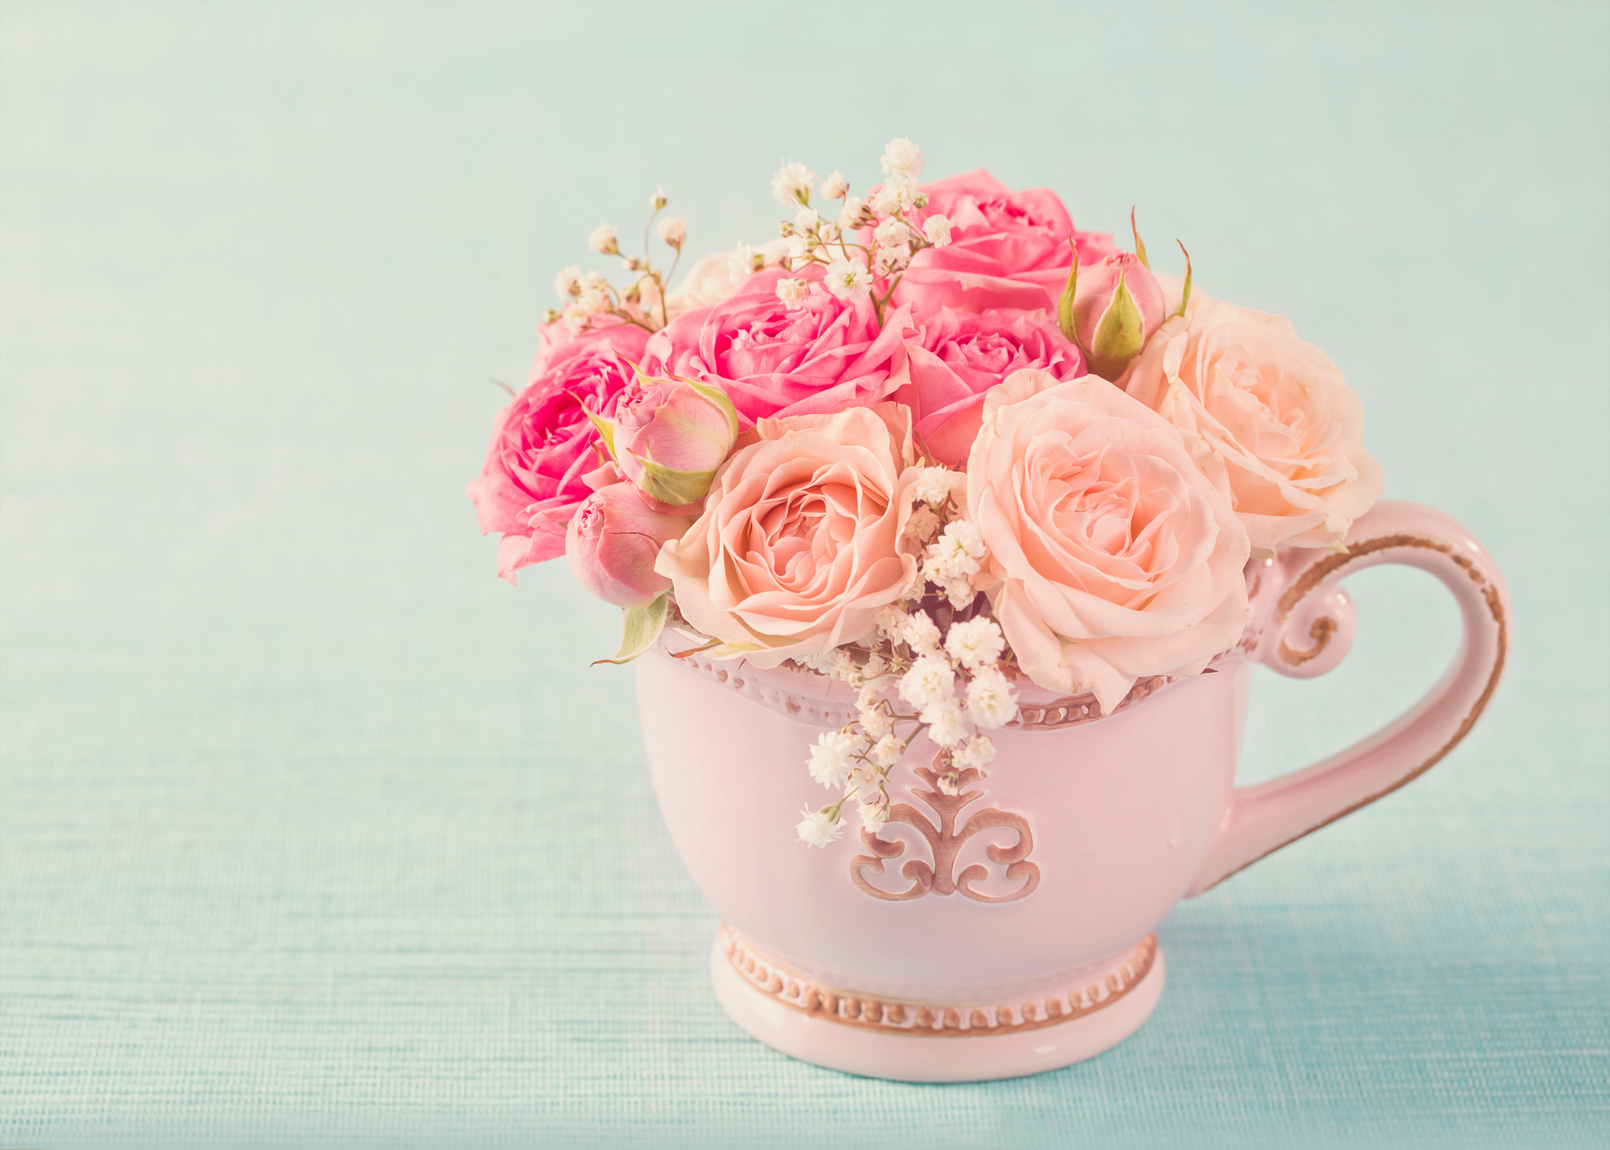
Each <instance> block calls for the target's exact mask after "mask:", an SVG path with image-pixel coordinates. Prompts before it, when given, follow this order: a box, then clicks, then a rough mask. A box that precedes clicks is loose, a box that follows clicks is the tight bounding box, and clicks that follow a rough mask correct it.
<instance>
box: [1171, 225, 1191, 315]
mask: <svg viewBox="0 0 1610 1150" xmlns="http://www.w3.org/2000/svg"><path fill="white" fill-rule="evenodd" d="M1174 242H1175V243H1177V244H1180V242H1179V240H1175V241H1174ZM1180 251H1182V252H1185V290H1184V291H1183V292H1182V293H1181V294H1180V309H1179V311H1177V312H1175V313H1174V314H1175V315H1184V314H1185V305H1186V304H1188V303H1190V302H1191V253H1190V252H1186V251H1185V245H1184V244H1180Z"/></svg>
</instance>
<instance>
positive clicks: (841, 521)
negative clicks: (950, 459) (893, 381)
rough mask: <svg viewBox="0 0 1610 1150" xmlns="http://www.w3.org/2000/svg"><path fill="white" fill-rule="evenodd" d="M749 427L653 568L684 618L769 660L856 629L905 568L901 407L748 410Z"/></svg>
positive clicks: (902, 581)
mask: <svg viewBox="0 0 1610 1150" xmlns="http://www.w3.org/2000/svg"><path fill="white" fill-rule="evenodd" d="M754 434H755V435H756V436H758V439H756V440H755V441H754V442H752V443H749V444H748V445H747V446H744V447H741V448H739V450H738V451H737V452H735V453H734V454H733V456H732V458H730V459H729V460H727V462H726V464H725V465H724V466H723V467H722V469H721V470H720V472H718V473H717V475H716V478H715V482H714V483H713V484H712V485H711V487H710V491H709V494H708V495H706V496H705V504H704V512H703V514H701V515H700V516H699V518H698V519H697V520H696V521H695V522H694V523H693V525H692V526H691V527H689V528H688V530H687V532H686V533H685V534H684V535H683V536H682V538H681V539H680V540H673V541H671V542H669V543H667V544H666V545H665V547H664V548H663V549H662V550H661V551H660V557H659V561H658V562H657V563H656V564H655V570H656V571H658V572H660V574H662V575H666V576H668V577H669V578H670V580H671V585H672V591H673V593H674V594H675V596H676V604H677V607H678V608H679V609H680V610H681V612H682V615H683V617H684V618H685V619H687V621H688V622H689V623H691V624H693V626H695V627H697V628H698V629H699V630H700V631H703V632H704V633H705V634H706V635H711V636H713V637H715V638H717V639H721V640H723V641H725V642H726V643H727V644H728V645H729V646H730V647H731V648H733V649H734V650H735V652H737V653H741V654H742V655H743V657H744V658H745V659H747V660H748V661H749V662H751V663H753V664H754V665H755V666H757V667H775V666H777V665H778V664H779V663H781V662H782V661H783V660H784V659H790V658H798V657H799V656H802V655H807V654H810V653H811V652H813V651H821V650H824V649H826V648H828V647H835V646H838V645H839V644H842V643H853V642H857V641H859V640H861V639H865V638H866V637H867V636H869V635H870V634H871V633H872V618H873V616H874V615H875V614H876V613H877V611H878V608H880V607H883V606H886V605H887V604H890V603H893V602H894V601H895V600H897V599H898V598H900V595H901V593H902V592H903V591H904V590H905V589H906V588H907V587H908V586H909V585H910V584H911V582H912V579H913V578H914V577H915V575H916V570H917V561H916V559H915V558H913V557H912V556H910V555H903V554H901V553H900V551H899V542H900V536H901V534H902V533H903V532H904V531H905V526H906V520H907V519H908V518H909V516H910V513H911V507H910V500H909V499H907V498H906V497H905V486H906V475H905V473H906V470H907V468H909V467H910V466H911V463H912V442H911V414H910V412H909V411H908V410H906V409H905V408H903V407H900V406H898V405H896V404H889V403H885V404H879V405H878V406H877V407H876V408H865V407H858V408H851V409H849V410H848V411H841V412H839V413H837V414H834V415H798V416H787V417H784V418H781V419H762V420H760V421H759V422H758V423H757V424H756V426H755V431H754ZM739 442H740V443H742V442H743V440H740V441H739Z"/></svg>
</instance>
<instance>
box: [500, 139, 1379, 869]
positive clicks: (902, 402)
mask: <svg viewBox="0 0 1610 1150" xmlns="http://www.w3.org/2000/svg"><path fill="white" fill-rule="evenodd" d="M881 167H882V171H881V173H879V174H877V175H876V176H875V177H874V179H872V180H871V181H869V182H868V183H867V184H866V185H864V186H863V187H862V189H860V190H859V191H858V190H857V189H856V188H855V187H853V186H852V185H851V182H850V181H849V180H848V179H846V178H845V177H844V176H843V175H842V174H841V173H839V172H836V171H835V172H834V173H833V174H832V175H831V176H829V177H827V178H826V179H819V178H818V177H817V176H816V175H815V174H814V173H813V172H812V171H811V170H810V169H809V168H807V167H806V166H805V165H804V164H799V163H789V164H787V165H785V166H784V167H783V168H782V169H781V170H780V171H779V172H778V173H777V174H776V175H775V176H774V177H773V179H772V192H773V195H774V196H775V198H776V199H777V200H778V201H779V203H781V204H782V205H783V216H784V218H783V220H782V222H781V225H780V228H779V231H780V235H779V236H778V237H776V238H772V239H770V240H769V242H767V243H765V244H758V245H756V246H748V245H739V247H738V248H737V249H735V250H731V251H725V252H715V253H711V254H708V255H705V256H704V257H703V258H701V259H699V260H697V261H693V262H691V265H690V267H689V268H688V269H687V270H686V271H685V272H684V274H683V276H682V277H681V279H680V280H678V279H676V278H675V274H674V273H675V269H676V262H677V261H678V260H680V258H681V256H682V253H683V248H684V245H686V244H689V243H690V242H691V240H690V238H689V235H690V229H689V226H688V224H687V223H686V221H684V220H683V219H682V218H681V217H673V218H669V219H661V221H660V224H659V229H658V231H657V232H656V231H654V230H653V228H652V227H651V228H650V229H649V231H648V232H646V233H645V234H648V235H657V236H658V238H659V241H658V242H659V244H660V245H661V246H660V247H659V248H656V249H654V250H652V251H647V252H644V253H643V254H642V255H641V256H638V255H632V254H628V253H626V252H623V251H621V249H620V247H619V240H618V239H617V235H618V234H624V232H625V231H628V230H629V229H623V231H622V233H618V232H617V230H616V229H615V228H614V227H612V226H610V225H607V224H605V225H601V226H600V227H599V228H598V229H596V230H595V231H594V232H593V235H592V238H591V241H590V242H591V244H592V247H593V249H594V250H595V251H596V252H598V253H600V254H601V255H605V256H608V257H609V258H610V260H611V261H612V264H613V263H614V262H617V261H618V262H619V263H621V264H624V265H625V268H626V278H625V280H624V281H623V282H615V283H612V282H610V281H609V280H607V279H606V277H604V276H602V275H600V274H598V273H596V272H585V273H584V272H582V271H581V270H580V269H579V268H570V269H567V270H566V271H564V272H561V273H560V275H559V277H558V280H557V283H556V287H557V290H558V292H559V296H560V299H559V306H558V307H556V308H555V309H553V310H552V311H551V312H550V313H549V314H548V317H547V320H546V323H545V326H544V329H543V333H544V345H545V349H544V351H543V353H542V354H541V355H540V356H539V357H538V360H537V364H536V367H535V369H534V370H533V373H532V377H531V381H530V383H529V385H528V386H527V387H526V388H525V389H524V390H522V391H520V392H518V393H517V394H516V395H515V396H514V399H513V402H512V403H511V404H510V405H509V406H508V407H506V408H505V409H504V410H503V411H502V412H500V413H499V414H498V416H497V418H496V420H495V422H494V431H493V439H492V445H491V448H490V450H489V451H488V454H487V457H486V465H485V468H484V470H483V473H482V475H481V476H480V478H478V479H477V480H476V481H475V482H474V483H472V484H471V485H470V495H471V497H472V498H473V499H474V501H475V504H476V508H477V511H478V514H479V516H480V521H481V527H482V530H483V531H487V532H501V533H502V536H503V540H502V544H501V545H500V547H499V551H498V570H499V572H500V573H501V574H503V575H505V576H506V577H508V578H510V579H511V580H512V578H513V574H514V572H515V571H516V570H517V569H518V568H520V567H522V566H525V565H527V564H531V563H537V562H541V561H543V560H547V559H552V558H555V557H557V556H559V555H561V554H564V555H566V556H567V558H568V561H569V563H570V566H571V568H572V570H573V571H574V572H575V573H576V575H577V577H578V578H579V579H580V580H581V581H582V583H583V584H584V585H585V586H586V587H587V588H588V589H589V590H590V591H592V592H593V593H594V594H595V595H597V596H598V597H599V598H601V599H604V600H605V601H607V602H609V603H611V604H613V605H615V606H617V607H619V608H621V609H622V610H623V611H624V624H625V627H624V630H625V636H626V637H625V638H624V639H623V642H622V649H621V651H620V652H618V653H617V661H620V660H624V659H629V658H632V657H634V656H636V655H637V654H640V653H642V652H643V651H645V650H647V649H649V647H651V646H653V645H654V644H655V643H656V642H663V643H664V646H665V649H666V650H667V651H671V652H676V651H682V650H697V651H699V652H701V653H703V654H704V656H705V657H707V658H713V659H717V660H728V661H731V662H733V663H734V664H737V663H739V662H747V663H749V664H751V665H753V666H755V667H757V668H762V669H766V668H775V667H778V666H781V665H783V664H788V665H790V666H792V667H794V668H795V669H796V670H801V669H803V670H805V671H808V672H810V673H815V674H820V675H823V676H828V677H831V678H834V679H838V680H842V681H844V682H846V683H848V684H849V686H850V687H851V688H853V689H854V690H855V692H856V695H857V715H858V718H857V719H856V721H854V722H852V723H851V724H850V725H849V726H848V727H846V728H845V729H844V730H842V731H839V732H835V733H832V735H831V736H826V735H824V736H823V739H824V741H823V742H822V743H821V744H820V745H819V746H818V747H817V748H816V750H815V751H813V753H812V759H811V764H810V772H811V775H812V777H813V778H815V779H816V780H817V781H818V782H821V783H823V784H824V785H828V786H830V787H832V788H834V789H836V790H840V791H842V794H843V797H842V798H840V799H839V800H838V801H836V802H834V803H831V804H829V805H828V806H825V807H823V808H821V809H820V810H818V811H814V812H809V813H808V814H807V817H806V818H805V820H804V821H803V822H801V824H800V827H799V832H800V835H801V837H803V838H805V839H806V840H807V841H808V842H812V843H818V844H820V843H825V842H827V841H829V840H830V839H831V838H833V837H834V836H835V835H836V834H838V833H839V832H840V828H841V825H842V822H843V818H844V815H843V811H844V810H845V809H846V807H845V804H846V803H848V802H849V801H851V800H852V799H853V800H854V803H855V808H853V809H858V810H859V812H860V817H861V818H862V820H863V825H864V826H866V827H870V828H873V829H874V830H875V829H876V828H877V827H879V826H881V825H882V821H883V819H885V818H886V817H887V816H888V813H889V809H890V808H889V803H890V797H889V788H888V781H889V777H890V771H891V770H894V769H895V768H896V765H897V764H898V763H899V761H900V760H901V757H902V755H903V753H904V751H905V748H906V747H907V746H909V745H910V743H911V740H912V739H913V738H915V737H916V735H917V734H918V733H922V734H925V735H926V736H927V738H928V739H929V741H930V742H931V743H932V744H934V745H935V746H937V747H938V748H939V758H938V760H936V762H935V770H936V772H937V778H938V782H937V784H936V785H938V786H939V788H940V789H941V791H945V789H946V788H947V787H950V788H954V787H955V786H957V785H958V782H959V780H961V779H962V777H963V773H964V772H966V771H968V770H982V769H983V768H984V766H985V764H987V763H989V761H990V760H991V758H992V756H993V755H994V748H993V745H992V744H991V741H990V736H989V734H988V732H990V731H992V730H994V729H996V728H998V727H1001V726H1004V725H1006V724H1009V723H1012V722H1015V721H1017V698H1018V696H1019V694H1020V693H1021V692H1027V691H1029V690H1031V689H1038V690H1039V691H1041V692H1051V693H1053V694H1054V695H1055V696H1057V697H1063V698H1067V697H1082V698H1084V699H1085V700H1087V701H1088V702H1089V704H1090V705H1091V706H1092V707H1093V708H1094V711H1095V712H1097V713H1100V714H1103V715H1105V714H1110V713H1111V712H1113V711H1114V710H1116V709H1118V708H1119V707H1121V706H1123V705H1124V704H1125V701H1126V698H1127V697H1128V696H1130V693H1131V691H1132V689H1133V688H1134V687H1135V684H1136V683H1137V681H1139V680H1143V679H1144V680H1147V681H1148V682H1155V681H1157V680H1158V679H1162V680H1167V679H1174V678H1182V677H1187V676H1193V675H1197V674H1200V673H1202V672H1203V671H1204V670H1206V669H1208V668H1210V667H1211V666H1212V665H1213V663H1214V661H1215V660H1216V659H1219V658H1220V657H1221V656H1224V655H1225V654H1226V653H1227V652H1230V651H1232V650H1234V649H1235V648H1236V647H1237V646H1238V645H1239V644H1241V643H1242V642H1243V639H1244V635H1245V631H1246V628H1247V626H1248V621H1249V618H1250V608H1249V605H1248V594H1247V590H1246V587H1247V582H1248V581H1247V565H1248V563H1249V560H1250V561H1252V562H1257V561H1259V559H1260V558H1261V557H1263V556H1267V555H1268V554H1270V553H1272V552H1273V551H1274V550H1275V549H1277V548H1286V547H1302V548H1333V547H1339V546H1340V543H1341V541H1342V540H1343V539H1345V538H1346V536H1347V532H1348V529H1349V527H1350V525H1351V524H1352V522H1353V521H1354V520H1355V519H1357V518H1358V517H1359V516H1361V515H1363V514H1364V512H1366V511H1367V510H1369V508H1370V506H1371V505H1372V504H1373V503H1374V502H1375V500H1376V499H1377V498H1378V497H1379V496H1380V494H1381V488H1382V483H1381V472H1380V468H1379V467H1377V466H1376V464H1375V462H1374V460H1373V459H1371V458H1370V456H1369V455H1368V454H1367V453H1366V452H1365V450H1364V448H1363V443H1362V416H1361V411H1360V405H1359V399H1358V396H1357V395H1355V394H1354V393H1353V392H1352V391H1351V390H1350V389H1349V388H1348V387H1347V385H1346V384H1345V383H1344V382H1343V379H1342V376H1341V373H1340V371H1339V370H1338V369H1337V367H1336V366H1335V365H1334V364H1333V363H1332V362H1331V361H1330V360H1329V359H1328V358H1327V357H1326V356H1325V355H1324V354H1323V353H1322V352H1320V351H1319V350H1318V349H1316V348H1314V347H1312V346H1310V345H1309V344H1307V343H1304V342H1303V341H1302V340H1301V339H1300V338H1299V337H1298V335H1297V333H1296V331H1295V329H1294V328H1293V327H1292V325H1291V324H1290V323H1289V322H1288V321H1287V320H1285V319H1282V318H1280V317H1277V316H1270V315H1265V314H1263V313H1261V312H1255V311H1251V310H1248V309H1245V308H1238V307H1235V306H1233V305H1231V304H1229V303H1224V302H1220V301H1218V300H1213V299H1209V298H1206V296H1204V295H1203V294H1202V293H1200V292H1199V293H1197V294H1196V295H1195V296H1194V297H1193V296H1192V292H1191V284H1192V278H1193V275H1192V271H1191V268H1190V264H1189V256H1188V255H1186V256H1185V258H1184V260H1183V261H1181V262H1182V263H1183V267H1182V268H1179V269H1178V270H1181V271H1183V273H1184V277H1183V280H1181V279H1177V278H1175V276H1174V274H1173V272H1174V271H1175V270H1176V269H1175V268H1173V267H1170V268H1169V269H1167V270H1159V271H1157V272H1154V271H1153V268H1152V265H1151V262H1150V260H1149V258H1148V256H1147V252H1146V248H1145V245H1144V244H1143V243H1142V241H1141V239H1140V235H1139V232H1138V230H1135V231H1134V237H1133V247H1134V250H1133V251H1132V252H1131V251H1124V250H1120V248H1119V245H1118V244H1117V243H1116V242H1115V241H1114V240H1113V238H1112V237H1111V236H1110V235H1108V234H1105V233H1097V232H1087V231H1081V230H1079V229H1078V228H1076V227H1075V225H1074V220H1073V216H1072V214H1070V212H1069V211H1068V208H1067V207H1066V206H1065V205H1064V204H1063V203H1062V201H1061V200H1060V199H1059V198H1058V197H1057V196H1056V194H1055V193H1053V192H1051V191H1049V190H1047V189H1044V188H1039V189H1030V190H1025V191H1014V190H1012V189H1010V188H1008V187H1006V186H1005V185H1003V184H1001V183H1000V182H999V181H998V180H996V179H994V178H993V177H992V176H990V175H989V173H987V172H985V171H982V170H979V171H975V172H970V173H967V174H964V175H959V176H952V177H949V178H946V179H940V180H938V181H934V182H928V183H924V182H922V179H921V177H922V167H923V158H922V153H921V152H920V151H919V150H918V149H917V147H916V145H915V144H913V143H912V142H911V141H910V140H904V139H901V140H896V141H894V142H893V143H891V144H890V146H889V148H888V150H887V151H886V152H885V153H884V155H883V157H882V161H881ZM665 206H666V199H665V196H664V195H663V193H656V194H655V195H654V196H653V197H651V207H652V209H653V211H654V212H655V213H656V216H655V218H658V213H659V212H660V211H661V210H662V209H663V208H664V207H665ZM651 224H652V219H651ZM1130 226H1131V228H1132V229H1133V228H1134V221H1133V217H1132V218H1131V221H1130ZM697 231H698V225H697V221H695V223H694V225H693V227H692V229H691V232H692V234H693V235H694V236H696V234H697ZM662 257H664V258H662ZM665 263H669V264H670V266H669V267H668V268H664V269H663V270H662V267H661V264H665ZM666 629H669V632H668V633H669V634H674V635H675V636H676V638H675V639H674V640H671V639H665V640H662V639H661V638H660V637H661V635H662V632H665V631H666ZM948 793H955V792H954V790H950V791H949V792H948Z"/></svg>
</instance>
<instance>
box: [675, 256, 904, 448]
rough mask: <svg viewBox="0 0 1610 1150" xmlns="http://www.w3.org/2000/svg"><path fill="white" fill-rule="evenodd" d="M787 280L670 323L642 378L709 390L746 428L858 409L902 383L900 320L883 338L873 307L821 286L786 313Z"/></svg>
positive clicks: (893, 320)
mask: <svg viewBox="0 0 1610 1150" xmlns="http://www.w3.org/2000/svg"><path fill="white" fill-rule="evenodd" d="M788 274H789V273H787V272H784V271H781V270H778V269H772V270H769V271H763V272H757V273H756V274H754V275H752V276H750V277H749V278H748V279H747V280H746V281H745V282H744V284H743V286H742V287H740V288H739V289H738V290H737V291H736V292H734V293H733V294H732V295H731V296H729V297H728V298H727V299H725V300H723V301H722V302H721V303H718V304H715V305H714V306H712V307H704V308H695V309H694V310H692V311H689V312H684V313H683V314H682V315H679V316H677V317H676V318H675V319H674V320H672V321H671V323H670V325H669V326H668V327H666V328H664V329H663V330H661V331H659V332H657V333H655V335H654V337H653V338H652V339H651V340H649V344H648V361H647V363H646V364H645V370H648V371H651V372H652V373H653V374H655V375H675V376H682V377H683V378H686V379H696V380H699V381H701V382H704V383H712V384H715V385H716V386H717V387H719V388H721V389H722V390H723V391H725V392H726V393H727V395H728V397H730V398H731V400H732V402H733V404H734V405H735V406H736V407H737V409H738V410H739V412H741V413H742V414H743V415H744V416H745V418H746V419H749V420H756V419H761V418H763V417H765V416H769V415H776V416H787V415H805V414H810V413H813V412H830V411H840V410H842V409H844V408H846V407H851V406H864V405H866V404H870V403H874V402H876V401H877V400H879V399H882V398H883V397H884V396H886V395H888V394H889V393H890V392H891V391H893V390H894V389H895V388H897V387H899V386H900V385H901V384H903V383H905V381H906V358H905V346H904V344H903V343H902V342H901V335H902V333H903V332H904V331H905V330H906V329H907V327H908V324H907V317H906V314H905V313H904V312H902V311H900V310H896V311H895V312H894V313H893V314H892V315H891V316H890V317H889V321H888V322H887V323H886V324H884V326H883V328H882V330H881V331H880V330H879V328H878V319H877V315H876V313H875V312H874V311H873V308H872V302H871V301H870V300H866V299H863V300H861V301H860V302H858V303H854V304H851V303H846V302H844V301H843V300H840V299H837V298H836V297H834V296H833V295H831V294H829V292H828V291H827V289H826V288H824V287H823V286H822V285H821V284H820V283H813V284H812V285H811V286H810V290H809V292H808V295H807V298H806V301H805V305H804V306H803V307H800V308H796V309H793V310H790V309H789V308H787V307H785V306H784V304H783V301H782V300H780V299H778V298H777V281H778V280H780V279H783V278H784V277H785V276H787V275H788Z"/></svg>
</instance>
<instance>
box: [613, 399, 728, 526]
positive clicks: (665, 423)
mask: <svg viewBox="0 0 1610 1150" xmlns="http://www.w3.org/2000/svg"><path fill="white" fill-rule="evenodd" d="M612 438H613V440H614V454H615V461H616V462H617V463H618V464H619V465H620V469H621V470H622V471H624V472H625V473H626V478H628V479H630V480H631V481H632V482H633V483H635V484H637V485H638V487H640V488H642V489H643V490H644V491H645V492H647V493H648V494H649V495H650V496H651V497H652V498H654V499H658V500H663V501H664V502H666V503H670V504H675V505H678V506H680V505H682V504H687V503H692V502H694V501H695V500H698V499H702V498H704V493H705V492H706V491H708V490H709V489H710V481H711V480H712V479H714V478H715V475H716V468H718V467H720V466H721V464H722V463H723V462H724V461H725V460H726V458H727V453H728V452H729V451H731V450H732V443H733V440H735V439H737V438H738V413H737V412H736V411H734V410H733V408H732V401H731V400H729V399H728V398H727V396H726V393H725V392H723V391H722V390H721V389H720V388H719V387H711V386H710V385H709V384H703V383H689V382H687V381H686V380H676V379H653V378H650V377H646V376H645V377H640V378H638V379H634V380H633V381H632V382H631V383H630V384H628V385H627V386H626V390H624V391H623V392H621V394H620V395H619V396H618V397H617V399H616V402H615V421H614V434H613V437H612Z"/></svg>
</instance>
